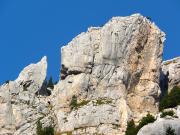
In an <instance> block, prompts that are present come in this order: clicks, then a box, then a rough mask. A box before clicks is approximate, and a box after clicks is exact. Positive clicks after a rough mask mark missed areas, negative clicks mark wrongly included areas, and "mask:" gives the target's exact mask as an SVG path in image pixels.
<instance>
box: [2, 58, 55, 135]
mask: <svg viewBox="0 0 180 135" xmlns="http://www.w3.org/2000/svg"><path fill="white" fill-rule="evenodd" d="M46 72H47V60H46V57H43V58H42V60H41V61H40V62H38V63H37V64H31V65H29V66H27V67H26V68H24V70H23V71H22V72H21V73H20V75H19V77H18V78H17V79H16V80H15V81H10V82H8V83H6V84H4V85H2V86H1V87H0V110H1V111H0V135H35V134H36V122H37V120H39V119H40V118H41V121H42V122H43V121H44V122H43V124H44V125H45V126H48V125H51V124H53V119H52V115H51V114H50V111H51V109H50V108H49V105H48V101H47V100H48V99H47V97H42V96H40V95H38V93H39V91H40V90H41V88H42V86H43V82H44V80H45V78H46Z"/></svg>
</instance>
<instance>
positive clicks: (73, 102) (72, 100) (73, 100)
mask: <svg viewBox="0 0 180 135" xmlns="http://www.w3.org/2000/svg"><path fill="white" fill-rule="evenodd" d="M70 107H71V110H72V109H74V108H75V109H76V108H77V97H76V96H75V95H74V96H73V97H72V99H71V102H70Z"/></svg>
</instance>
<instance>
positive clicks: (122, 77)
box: [54, 14, 165, 135]
mask: <svg viewBox="0 0 180 135" xmlns="http://www.w3.org/2000/svg"><path fill="white" fill-rule="evenodd" d="M164 36H165V34H164V33H163V32H162V31H160V30H159V28H158V27H157V26H155V24H154V23H151V22H150V21H149V20H148V19H147V18H146V17H143V16H141V15H140V14H134V15H132V16H128V17H113V18H112V19H111V20H110V21H109V22H108V23H106V24H105V25H104V26H103V27H96V28H94V27H93V28H89V29H88V31H87V32H86V33H81V34H80V35H78V36H77V37H76V38H74V39H73V40H72V41H71V42H70V43H69V44H68V45H67V46H64V47H63V48H62V49H61V53H62V57H61V58H62V60H61V62H62V67H61V81H60V82H59V83H58V84H57V85H56V86H55V94H54V95H58V96H56V98H55V101H54V106H55V108H54V110H55V114H56V117H57V125H58V130H59V131H60V132H62V133H63V132H64V133H66V132H71V133H73V134H83V133H84V134H93V133H96V134H105V135H108V134H109V135H114V134H120V135H122V134H124V131H125V130H126V123H127V121H128V120H129V119H132V118H133V119H135V121H136V122H137V121H138V120H139V119H140V118H142V117H143V116H145V115H146V114H147V112H150V113H152V114H156V113H157V112H158V103H157V99H158V97H159V94H160V87H159V79H160V78H159V77H160V67H161V62H162V51H163V42H164V39H165V37H164ZM73 96H75V97H76V98H77V104H78V107H77V108H76V109H75V108H73V109H72V108H71V106H70V103H71V100H72V97H73ZM99 102H100V103H99Z"/></svg>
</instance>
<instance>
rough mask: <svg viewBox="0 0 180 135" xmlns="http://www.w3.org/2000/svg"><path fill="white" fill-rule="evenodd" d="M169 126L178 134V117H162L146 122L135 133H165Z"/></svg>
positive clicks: (142, 134) (179, 128)
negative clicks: (146, 123) (152, 121)
mask: <svg viewBox="0 0 180 135" xmlns="http://www.w3.org/2000/svg"><path fill="white" fill-rule="evenodd" d="M169 127H171V128H172V129H174V130H175V133H176V135H179V134H180V119H169V120H168V119H162V120H159V121H156V122H154V123H152V124H148V125H146V126H144V127H142V128H141V129H140V131H139V132H138V134H137V135H166V130H167V129H168V128H169Z"/></svg>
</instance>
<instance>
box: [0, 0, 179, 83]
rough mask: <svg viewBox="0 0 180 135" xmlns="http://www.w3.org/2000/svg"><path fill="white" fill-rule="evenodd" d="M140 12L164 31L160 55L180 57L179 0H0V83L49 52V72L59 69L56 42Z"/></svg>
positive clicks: (67, 40) (53, 73)
mask: <svg viewBox="0 0 180 135" xmlns="http://www.w3.org/2000/svg"><path fill="white" fill-rule="evenodd" d="M133 13H141V14H142V15H144V16H149V17H151V18H152V20H153V21H154V22H155V23H156V24H157V25H158V26H159V27H160V29H162V30H163V31H164V32H165V33H166V34H167V36H166V38H167V40H166V42H165V47H164V56H163V59H164V60H167V59H170V58H173V57H176V56H180V0H149V1H147V0H136V1H135V0H0V63H1V65H0V83H2V82H4V81H6V80H14V79H15V78H17V76H18V74H19V72H20V71H21V70H22V69H23V68H24V67H25V66H27V65H29V64H30V63H32V62H37V61H39V60H40V59H41V57H42V56H44V55H47V56H48V64H49V65H48V76H50V75H52V76H53V78H54V79H55V80H58V78H59V72H60V47H61V46H62V45H65V44H67V43H68V42H69V41H71V39H72V38H73V37H75V36H76V35H77V34H79V33H81V32H83V31H86V30H87V28H88V27H89V26H101V25H103V24H104V23H106V22H107V21H108V20H109V19H110V18H111V17H113V16H127V15H131V14H133Z"/></svg>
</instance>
